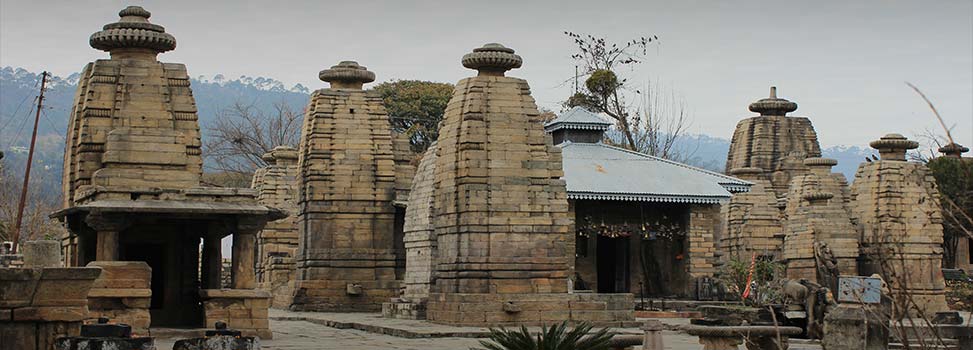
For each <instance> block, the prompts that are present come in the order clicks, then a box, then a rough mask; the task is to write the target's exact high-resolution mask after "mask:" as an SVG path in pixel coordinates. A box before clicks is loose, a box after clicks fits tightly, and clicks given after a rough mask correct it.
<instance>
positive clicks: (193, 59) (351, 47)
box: [0, 0, 973, 147]
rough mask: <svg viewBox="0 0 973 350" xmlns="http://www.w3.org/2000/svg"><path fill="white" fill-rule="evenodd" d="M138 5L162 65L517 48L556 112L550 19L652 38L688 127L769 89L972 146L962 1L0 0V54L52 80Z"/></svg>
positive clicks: (437, 57) (861, 123)
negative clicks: (154, 35) (946, 132)
mask: <svg viewBox="0 0 973 350" xmlns="http://www.w3.org/2000/svg"><path fill="white" fill-rule="evenodd" d="M127 5H140V6H143V7H145V8H146V9H147V10H149V11H150V12H152V18H151V19H150V21H151V22H153V23H156V24H160V25H163V26H164V27H165V28H166V31H167V32H168V33H171V34H173V35H174V36H175V37H176V40H177V48H176V50H175V51H172V52H168V53H164V54H162V55H160V56H159V59H160V60H161V61H164V62H179V63H185V64H186V65H187V66H188V69H189V73H190V75H191V76H200V75H203V76H207V77H212V76H213V75H216V74H223V75H225V76H227V77H229V78H235V77H238V76H240V75H247V76H264V77H271V78H274V79H277V80H280V81H283V82H284V83H285V84H286V85H288V86H291V85H293V84H296V83H300V84H303V85H305V86H307V87H309V88H312V89H316V88H322V87H326V85H327V84H326V83H324V82H321V81H319V80H318V79H317V74H318V72H319V71H320V70H322V69H326V68H328V67H330V66H331V65H334V64H336V63H337V62H339V61H342V60H349V59H350V60H356V61H358V62H359V63H360V64H362V65H364V66H367V67H368V68H369V69H370V70H372V71H373V72H375V73H376V75H377V76H378V81H386V80H390V79H420V80H430V81H443V82H456V81H457V80H459V79H462V78H464V77H468V76H471V75H472V74H474V72H473V71H470V70H467V69H465V68H463V67H462V65H461V64H460V58H461V57H462V55H463V54H465V53H467V52H469V51H470V50H471V49H473V48H475V47H479V46H481V45H482V44H484V43H487V42H499V43H502V44H504V45H506V46H508V47H510V48H513V49H515V50H517V54H519V55H521V57H523V59H524V64H523V67H522V68H521V69H518V70H514V71H512V72H509V73H508V76H515V77H519V78H524V79H526V80H527V81H528V82H529V83H530V85H531V90H532V93H533V96H534V98H535V99H536V100H537V102H538V105H539V106H541V107H545V108H549V109H552V110H555V111H558V110H560V102H561V101H563V100H564V99H565V98H566V97H568V96H569V95H570V94H571V93H572V92H573V89H572V87H571V85H572V84H571V83H565V82H566V81H570V80H571V78H572V76H573V75H574V70H575V65H576V64H577V63H576V62H575V61H574V60H573V59H572V58H571V54H572V53H574V52H575V50H576V48H575V47H574V45H573V43H572V41H571V40H570V39H569V38H568V37H567V36H565V35H564V34H563V32H564V31H571V32H575V33H584V34H593V35H595V36H599V37H605V38H607V39H608V40H610V41H614V42H624V41H627V40H630V39H633V38H637V37H641V36H649V35H655V36H658V37H659V39H660V40H659V41H658V44H657V45H653V46H651V47H650V50H649V52H648V53H647V54H646V55H645V56H644V63H642V64H641V65H639V66H638V67H636V68H633V69H626V70H623V71H622V72H621V73H622V74H624V75H625V76H626V77H628V78H629V82H630V84H631V85H632V86H633V88H638V87H640V86H645V85H648V84H650V83H651V84H652V85H654V86H662V89H661V91H663V92H667V93H671V94H674V95H675V96H677V97H678V98H679V99H680V100H682V101H684V103H685V105H686V106H687V108H688V111H689V112H690V113H691V116H692V119H693V124H692V126H691V129H690V132H692V133H702V134H707V135H711V136H717V137H723V138H729V137H730V136H731V134H732V131H733V128H734V127H735V126H736V124H737V122H738V121H739V120H740V119H742V118H744V117H747V116H751V115H752V114H751V113H750V112H749V111H747V105H748V104H749V103H750V102H752V101H754V100H757V99H760V98H763V97H766V96H767V94H768V90H769V87H770V86H771V85H775V86H777V87H778V95H779V96H781V97H784V98H787V99H790V100H792V101H795V102H797V103H798V105H799V108H798V110H797V112H795V113H794V114H796V115H802V116H808V117H810V118H811V121H812V122H813V124H814V126H815V128H816V130H817V132H818V135H819V139H820V142H821V144H822V145H823V146H826V147H827V146H833V145H865V144H867V143H868V142H869V141H871V140H875V139H877V138H878V137H879V136H881V135H883V134H886V133H890V132H897V133H902V134H904V135H907V136H910V137H915V136H916V135H919V134H921V133H923V132H924V131H925V130H933V131H939V130H941V129H940V128H939V126H938V123H937V122H936V121H935V119H934V117H933V114H932V113H931V112H930V110H929V108H928V107H927V106H926V104H925V103H924V102H923V101H922V99H921V98H920V97H919V96H918V95H916V94H915V92H913V91H912V90H911V89H909V88H908V86H906V84H905V82H907V81H908V82H911V83H913V84H915V85H917V86H918V87H919V88H921V89H922V90H923V91H924V92H925V93H926V95H927V96H929V98H930V99H931V100H932V101H933V103H934V104H935V106H936V107H937V109H938V110H939V112H940V113H941V114H942V116H943V117H944V118H945V119H946V122H947V124H949V125H950V126H953V127H954V129H953V134H954V135H953V136H954V138H955V140H956V141H957V142H959V143H961V144H964V145H967V146H973V1H971V0H938V1H897V0H883V1H871V0H868V1H861V0H855V1H830V0H827V1H825V0H819V1H787V0H778V1H745V0H738V1H692V0H684V1H665V2H662V1H647V0H638V1H608V0H602V1H574V0H570V1H569V0H563V1H528V0H521V1H504V0H491V1H465V0H455V1H408V0H398V1H394V0H393V1H368V0H359V1H295V0H291V1H284V0H281V1H244V0H233V1H216V0H206V1H182V0H167V1H128V2H121V1H77V0H72V1H61V0H58V1H49V0H0V66H13V67H23V68H25V69H28V70H31V71H41V70H48V71H51V72H53V73H55V74H56V75H60V76H67V75H69V74H71V73H73V72H76V71H79V70H80V69H81V68H82V67H83V66H84V64H85V63H86V62H89V61H92V60H94V59H98V58H107V53H104V52H101V51H97V50H94V49H92V48H90V47H89V46H88V37H89V36H90V35H91V33H93V32H95V31H98V30H100V29H101V26H102V25H104V24H106V23H110V22H115V21H117V19H118V16H117V13H118V10H120V9H122V8H124V7H125V6H127Z"/></svg>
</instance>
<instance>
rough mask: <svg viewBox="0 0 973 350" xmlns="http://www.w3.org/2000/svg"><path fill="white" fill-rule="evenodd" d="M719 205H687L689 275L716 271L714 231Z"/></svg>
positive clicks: (709, 273) (704, 275)
mask: <svg viewBox="0 0 973 350" xmlns="http://www.w3.org/2000/svg"><path fill="white" fill-rule="evenodd" d="M719 224H720V206H719V205H692V206H690V207H689V235H688V237H687V239H688V240H689V275H690V276H691V277H693V278H694V279H695V278H700V277H706V276H713V273H715V272H716V268H715V267H714V265H715V264H716V242H715V241H714V239H713V235H714V233H715V232H716V231H717V230H718V229H719Z"/></svg>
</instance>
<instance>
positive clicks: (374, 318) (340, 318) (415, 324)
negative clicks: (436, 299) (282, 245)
mask: <svg viewBox="0 0 973 350" xmlns="http://www.w3.org/2000/svg"><path fill="white" fill-rule="evenodd" d="M270 318H271V319H272V320H277V321H306V322H310V323H315V324H320V325H323V326H327V327H332V328H339V329H355V330H360V331H366V332H370V333H376V334H385V335H392V336H396V337H401V338H448V337H460V338H483V337H486V336H487V334H489V332H490V330H489V328H486V327H460V326H449V325H441V324H435V323H431V322H428V321H423V320H401V319H391V318H384V317H382V315H381V314H377V313H337V312H294V311H286V310H278V309H271V310H270ZM687 322H688V321H687ZM528 328H529V329H531V330H534V329H537V330H540V327H528ZM616 332H619V333H624V334H642V331H641V330H639V329H638V328H618V329H616Z"/></svg>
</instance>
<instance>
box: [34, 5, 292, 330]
mask: <svg viewBox="0 0 973 350" xmlns="http://www.w3.org/2000/svg"><path fill="white" fill-rule="evenodd" d="M119 16H120V17H121V19H120V20H119V21H118V22H115V23H110V24H107V25H105V26H104V28H103V30H101V31H99V32H96V33H94V34H93V35H91V39H90V44H91V47H93V48H95V49H99V50H102V51H107V52H109V54H110V55H111V58H110V59H99V60H96V61H95V62H92V63H89V64H88V65H87V66H85V67H84V69H83V71H82V74H81V80H80V82H79V84H78V91H77V94H76V98H75V106H74V109H73V111H72V113H71V115H70V117H69V125H68V131H67V137H66V139H67V146H66V149H65V156H64V179H63V185H64V188H63V195H64V209H62V210H60V211H58V212H56V213H54V214H53V216H54V217H58V218H60V219H61V220H63V221H64V222H65V223H66V226H67V228H68V230H69V234H68V235H67V236H66V237H64V239H63V245H64V250H65V252H66V257H65V260H66V262H67V265H69V266H85V265H90V266H100V267H102V269H104V270H106V271H109V270H112V269H117V270H118V273H116V274H113V273H106V274H102V277H101V278H103V279H105V278H108V279H106V280H104V281H99V282H96V283H95V286H96V288H95V289H98V290H99V293H101V294H99V295H98V296H99V297H100V298H102V299H104V303H102V304H99V305H97V307H95V308H93V309H96V310H97V309H103V310H105V312H106V314H105V315H106V316H115V315H119V314H126V313H124V312H122V311H118V310H117V309H119V308H121V309H143V310H144V309H148V311H149V314H150V316H151V326H153V327H161V326H167V327H203V326H204V325H212V324H213V322H215V321H216V320H228V322H229V325H230V327H234V328H239V329H241V330H243V331H245V332H246V333H250V334H256V335H260V336H261V337H264V338H269V337H270V336H271V333H270V330H269V326H268V322H267V307H268V306H269V304H268V303H269V300H268V299H269V294H268V293H267V292H265V291H260V290H256V289H255V288H256V280H255V275H254V263H255V261H254V257H255V253H256V250H255V249H256V239H257V237H256V235H257V232H258V231H260V229H262V228H263V227H264V225H265V223H266V222H267V221H271V220H275V219H277V218H280V217H282V216H283V215H282V214H281V213H280V211H278V210H277V209H274V208H270V207H267V206H264V205H259V204H257V202H256V199H255V197H256V193H255V192H254V191H253V190H250V189H233V188H213V187H203V186H201V184H200V176H201V171H202V170H201V164H202V161H201V158H200V135H199V124H198V121H197V115H196V104H195V101H194V99H193V95H192V91H191V89H190V86H189V85H190V84H189V76H188V74H187V73H186V67H185V66H184V65H182V64H176V63H163V62H159V61H158V60H157V56H158V55H159V54H160V53H163V52H166V51H171V50H173V49H175V48H176V39H175V38H174V37H173V36H172V35H170V34H168V33H166V32H165V29H164V28H163V27H162V26H160V25H157V24H153V23H150V22H149V20H148V19H149V16H150V13H149V12H148V11H146V10H144V9H142V8H141V7H138V6H130V7H127V8H125V9H124V10H122V11H121V12H119ZM226 236H232V239H233V252H232V289H220V268H221V261H222V252H221V246H220V240H221V239H222V238H223V237H226ZM201 244H202V249H200V245H201ZM122 262H128V263H122ZM143 262H144V263H143ZM146 265H147V266H146ZM148 269H150V271H149V270H148ZM126 271H127V272H126ZM136 271H143V272H136ZM113 276H114V278H117V280H111V279H112V278H113ZM126 276H127V277H126ZM149 282H150V283H149ZM125 286H127V287H125ZM133 287H134V288H133ZM126 298H129V299H126ZM112 299H115V300H121V299H125V300H132V303H131V304H128V305H125V304H113V303H112V302H111V300H112ZM138 300H144V301H138ZM197 305H198V306H197ZM231 310H232V313H233V315H234V317H233V318H229V315H230V312H231ZM107 313H110V315H109V314H107ZM126 315H129V316H131V317H133V318H134V319H133V320H132V322H133V323H135V322H138V324H139V325H145V326H147V325H148V324H149V322H148V320H146V319H144V316H145V314H144V313H138V312H133V313H128V314H126Z"/></svg>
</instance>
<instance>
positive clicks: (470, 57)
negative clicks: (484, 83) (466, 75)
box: [463, 43, 524, 77]
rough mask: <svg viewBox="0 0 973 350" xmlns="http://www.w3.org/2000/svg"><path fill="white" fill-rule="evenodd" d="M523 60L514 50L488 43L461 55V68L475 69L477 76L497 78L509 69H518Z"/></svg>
mask: <svg viewBox="0 0 973 350" xmlns="http://www.w3.org/2000/svg"><path fill="white" fill-rule="evenodd" d="M522 63H524V60H523V59H522V58H520V56H518V55H515V54H514V50H513V49H511V48H508V47H505V46H503V45H500V44H497V43H488V44H485V45H483V47H478V48H475V49H473V52H470V53H468V54H465V55H463V67H466V68H469V69H475V70H476V71H477V72H479V73H478V74H477V75H478V76H497V77H502V76H503V74H504V73H505V72H506V71H508V70H511V69H515V68H520V65H521V64H522Z"/></svg>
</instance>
